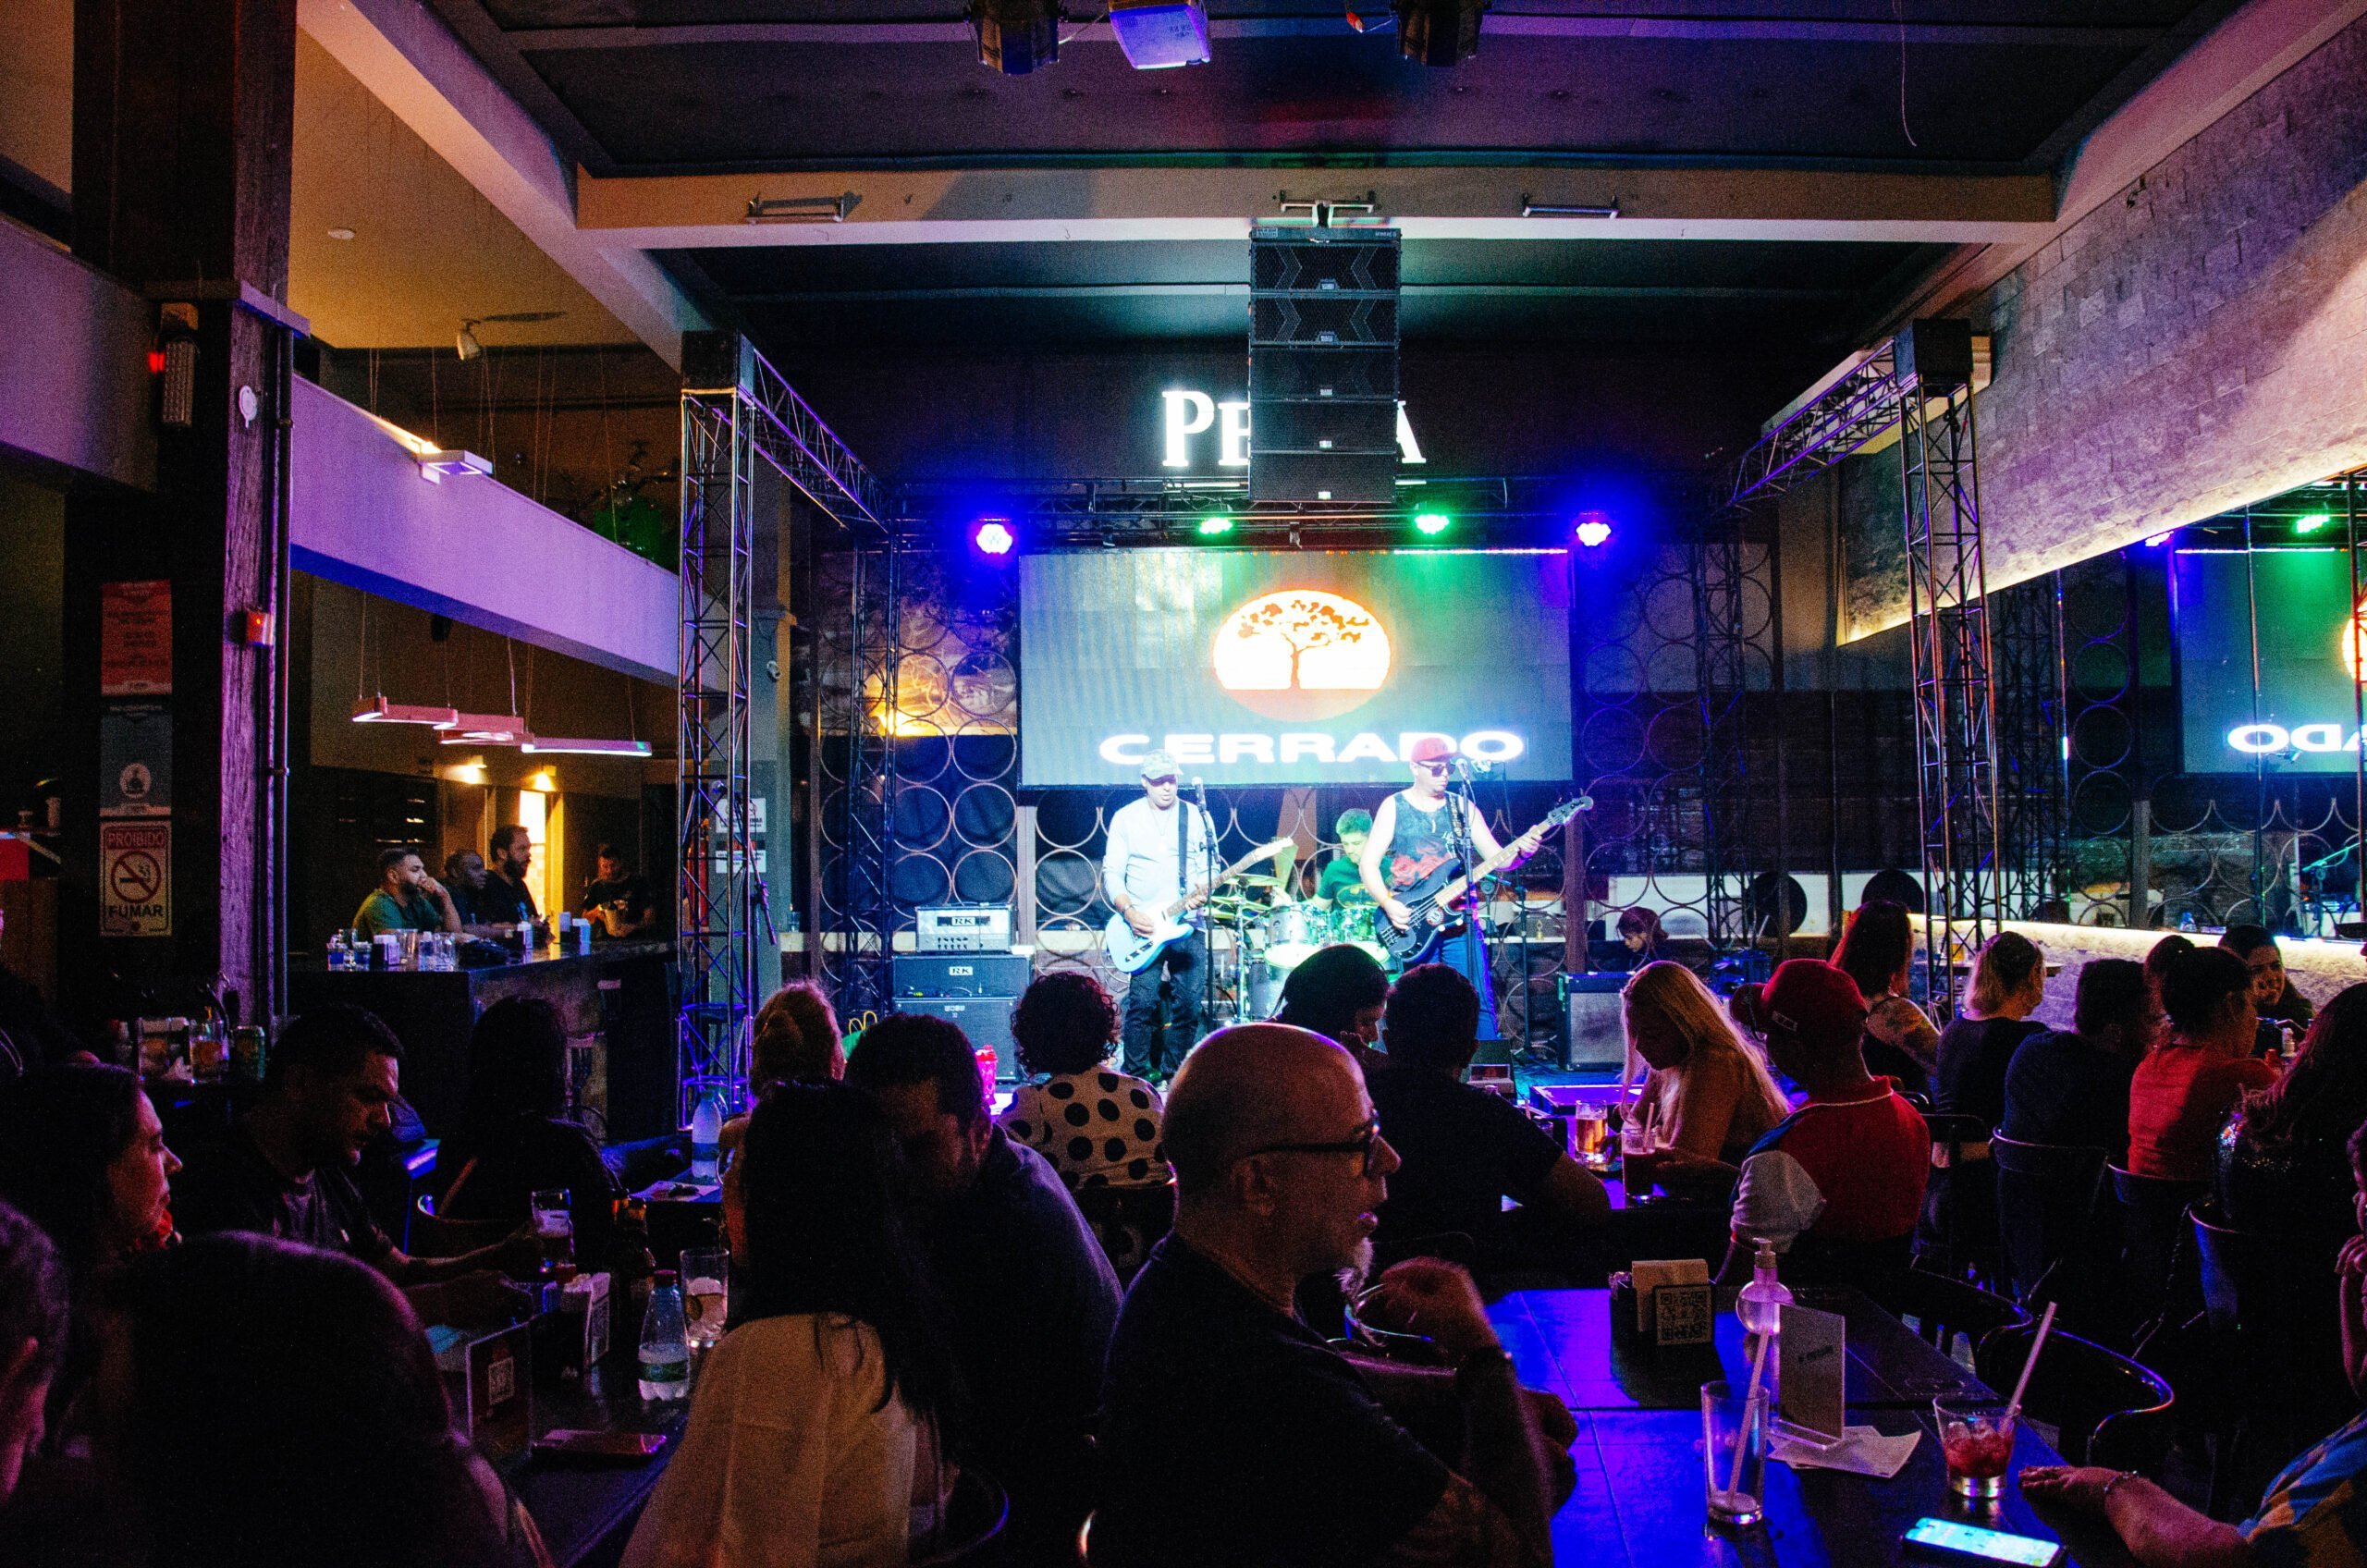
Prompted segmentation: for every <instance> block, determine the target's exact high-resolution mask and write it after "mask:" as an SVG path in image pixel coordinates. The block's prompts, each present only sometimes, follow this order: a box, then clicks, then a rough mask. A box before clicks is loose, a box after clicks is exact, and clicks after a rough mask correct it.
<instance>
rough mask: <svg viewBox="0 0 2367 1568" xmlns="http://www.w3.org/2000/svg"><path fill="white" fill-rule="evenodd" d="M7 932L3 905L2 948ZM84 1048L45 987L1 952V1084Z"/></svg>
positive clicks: (0, 920) (0, 921)
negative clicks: (16, 967)
mask: <svg viewBox="0 0 2367 1568" xmlns="http://www.w3.org/2000/svg"><path fill="white" fill-rule="evenodd" d="M7 934H8V912H7V911H6V910H5V909H0V949H5V948H6V941H5V938H6V936H7ZM81 1049H82V1042H81V1041H80V1040H78V1039H76V1038H75V1037H74V1032H73V1031H72V1030H70V1029H68V1028H67V1027H66V1024H65V1023H64V1022H63V1021H62V1020H60V1019H59V1018H58V1016H57V1013H56V1011H55V1009H53V1008H52V1007H51V1006H50V1005H49V1000H48V998H45V997H43V995H42V994H41V988H40V987H39V986H35V985H34V984H33V983H32V982H31V981H30V980H28V979H26V978H25V977H24V976H23V975H21V974H18V973H17V972H16V971H15V970H14V969H12V968H10V967H9V966H8V961H7V959H6V957H5V956H0V1085H5V1084H8V1083H9V1082H10V1081H12V1080H14V1079H18V1078H21V1077H23V1076H24V1075H25V1074H27V1073H29V1072H39V1071H41V1069H42V1068H43V1067H45V1066H47V1065H48V1064H49V1063H51V1062H53V1061H64V1060H67V1059H68V1058H70V1057H72V1056H74V1055H75V1054H77V1053H78V1052H80V1050H81Z"/></svg>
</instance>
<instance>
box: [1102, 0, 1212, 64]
mask: <svg viewBox="0 0 2367 1568" xmlns="http://www.w3.org/2000/svg"><path fill="white" fill-rule="evenodd" d="M1110 31H1112V32H1114V33H1116V34H1117V35H1118V47H1119V48H1120V49H1122V50H1123V51H1125V55H1126V64H1128V65H1130V66H1132V67H1134V69H1136V70H1138V71H1160V70H1167V69H1170V68H1171V67H1176V66H1205V65H1207V64H1208V0H1110Z"/></svg>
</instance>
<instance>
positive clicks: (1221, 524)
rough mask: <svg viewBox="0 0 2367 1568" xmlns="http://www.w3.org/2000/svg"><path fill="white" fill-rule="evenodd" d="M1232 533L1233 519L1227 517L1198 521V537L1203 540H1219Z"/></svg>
mask: <svg viewBox="0 0 2367 1568" xmlns="http://www.w3.org/2000/svg"><path fill="white" fill-rule="evenodd" d="M1232 532H1233V519H1231V518H1229V517H1221V516H1220V517H1204V518H1202V519H1201V520H1200V537H1201V538H1203V539H1221V538H1223V537H1224V536H1225V535H1226V534H1228V533H1232Z"/></svg>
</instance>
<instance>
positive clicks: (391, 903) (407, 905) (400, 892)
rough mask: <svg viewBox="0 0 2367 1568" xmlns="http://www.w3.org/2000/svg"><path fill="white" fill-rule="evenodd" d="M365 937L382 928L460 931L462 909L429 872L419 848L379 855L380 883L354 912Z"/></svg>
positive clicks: (357, 924) (391, 929)
mask: <svg viewBox="0 0 2367 1568" xmlns="http://www.w3.org/2000/svg"><path fill="white" fill-rule="evenodd" d="M353 925H354V927H355V929H357V930H359V931H360V932H361V933H362V936H363V937H365V938H367V937H376V936H377V935H378V934H379V933H380V932H382V931H458V930H459V929H460V911H459V909H457V908H456V907H454V905H453V903H452V895H451V894H450V893H449V892H448V891H446V890H445V887H444V884H443V883H441V882H438V881H437V880H435V877H433V876H429V875H427V866H426V864H425V863H423V861H421V859H420V858H419V851H417V850H388V851H386V852H385V853H383V854H381V855H380V856H379V857H378V886H377V888H375V889H374V890H373V891H372V893H371V894H370V896H369V897H368V898H366V899H363V900H362V907H361V908H360V909H357V910H355V911H354V912H353Z"/></svg>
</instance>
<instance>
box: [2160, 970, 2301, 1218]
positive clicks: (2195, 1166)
mask: <svg viewBox="0 0 2367 1568" xmlns="http://www.w3.org/2000/svg"><path fill="white" fill-rule="evenodd" d="M2251 981H2252V977H2251V974H2250V971H2248V970H2247V969H2245V967H2244V963H2243V961H2242V960H2241V959H2239V958H2238V957H2236V955H2235V954H2233V953H2231V952H2227V951H2226V950H2224V949H2218V948H2194V949H2189V950H2188V951H2185V952H2180V953H2173V954H2172V955H2171V957H2170V960H2169V962H2168V963H2167V964H2165V966H2164V969H2163V974H2162V1007H2163V1010H2164V1011H2166V1012H2167V1013H2168V1014H2169V1019H2170V1030H2171V1033H2170V1037H2169V1038H2168V1039H2167V1040H2165V1041H2164V1042H2163V1043H2162V1044H2160V1045H2158V1046H2156V1047H2153V1050H2152V1053H2151V1054H2149V1055H2148V1056H2147V1057H2146V1058H2145V1060H2143V1061H2140V1062H2139V1063H2138V1064H2137V1072H2136V1075H2135V1076H2134V1077H2132V1078H2131V1079H2130V1080H2129V1084H2128V1169H2129V1170H2132V1171H2134V1172H2135V1173H2136V1174H2138V1175H2140V1176H2151V1177H2153V1178H2155V1179H2156V1180H2159V1181H2165V1182H2197V1183H2200V1182H2208V1181H2209V1180H2210V1179H2211V1168H2212V1163H2213V1160H2212V1156H2213V1151H2214V1146H2215V1145H2216V1143H2217V1140H2218V1135H2219V1125H2220V1123H2221V1122H2222V1121H2225V1120H2226V1115H2227V1112H2228V1110H2229V1109H2230V1108H2231V1107H2233V1106H2234V1105H2235V1103H2236V1102H2237V1100H2238V1098H2240V1097H2241V1096H2243V1094H2244V1093H2245V1091H2247V1090H2250V1089H2264V1088H2266V1087H2268V1086H2269V1084H2273V1083H2275V1081H2276V1069H2275V1068H2274V1067H2271V1066H2270V1065H2269V1064H2268V1063H2267V1062H2264V1061H2263V1060H2260V1059H2259V1058H2257V1057H2255V1056H2253V1055H2252V1054H2251V1052H2252V1037H2253V1023H2254V1020H2253V1018H2252V992H2251Z"/></svg>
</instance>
